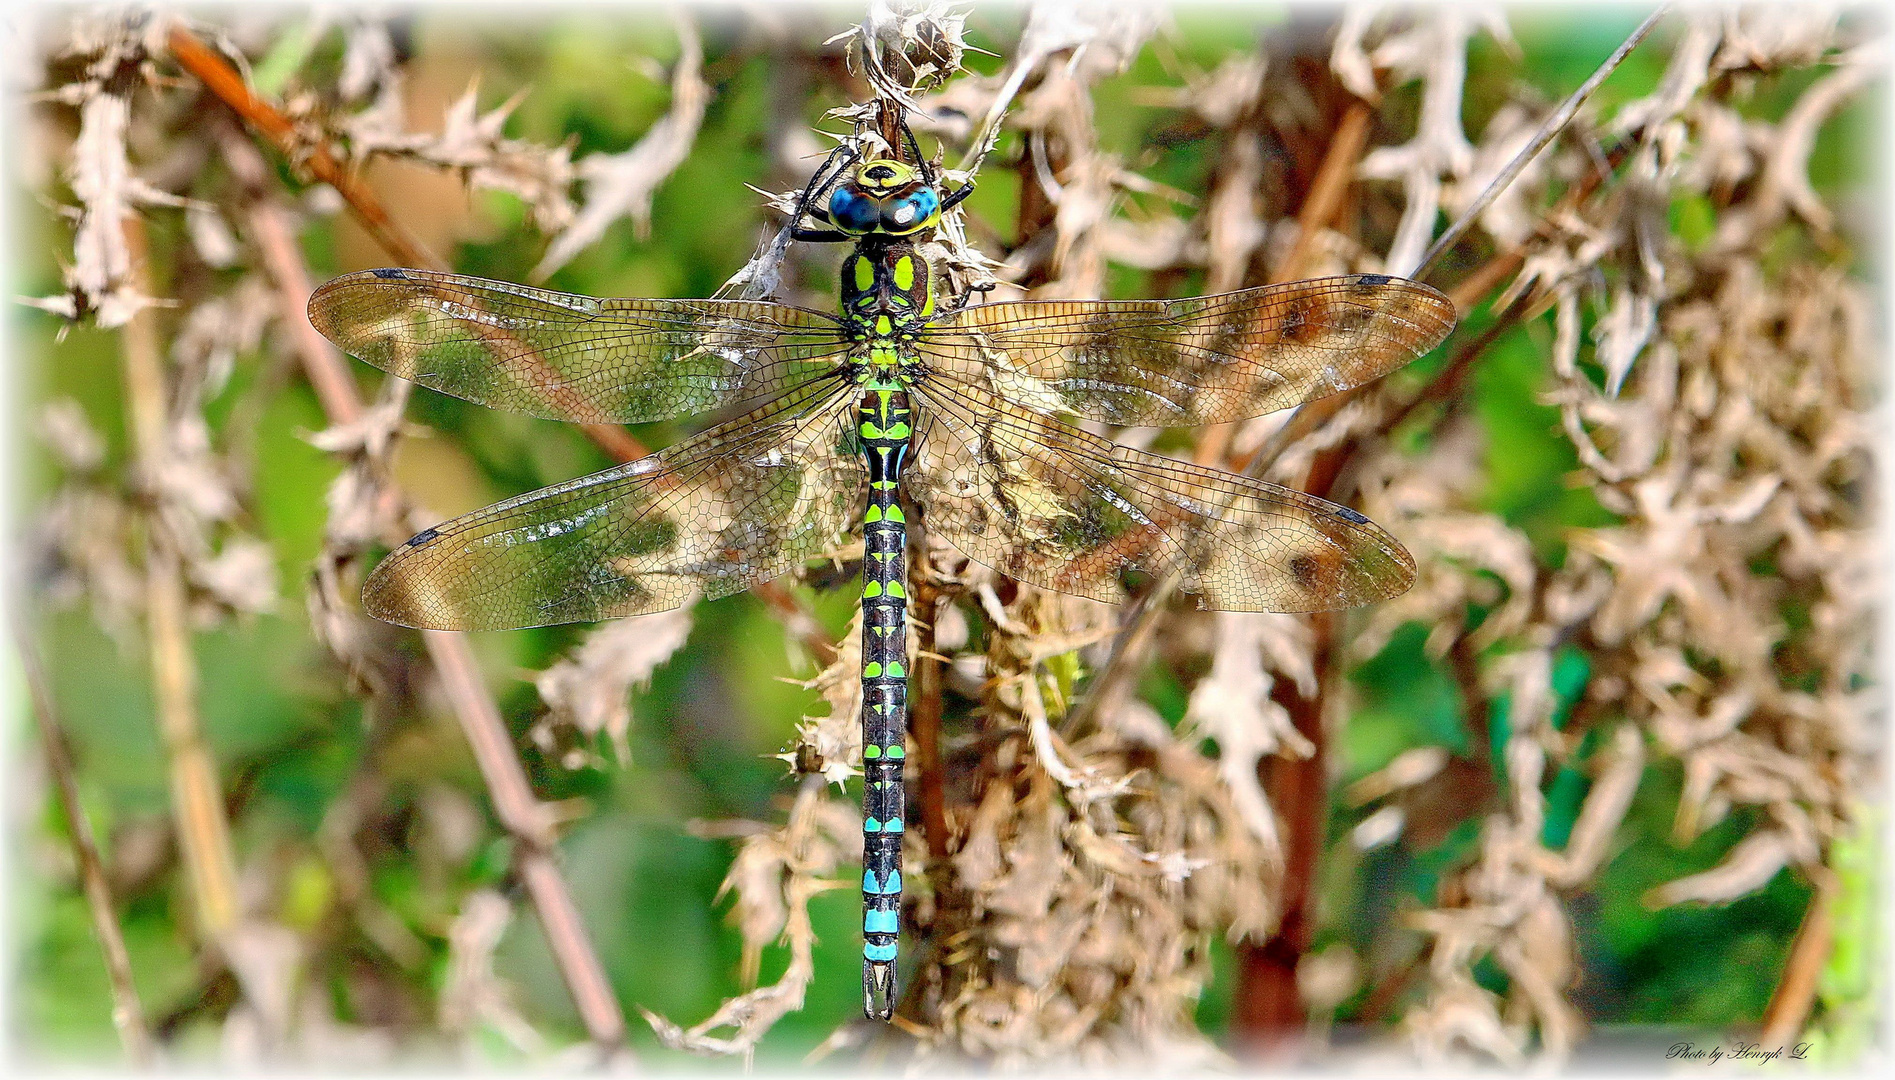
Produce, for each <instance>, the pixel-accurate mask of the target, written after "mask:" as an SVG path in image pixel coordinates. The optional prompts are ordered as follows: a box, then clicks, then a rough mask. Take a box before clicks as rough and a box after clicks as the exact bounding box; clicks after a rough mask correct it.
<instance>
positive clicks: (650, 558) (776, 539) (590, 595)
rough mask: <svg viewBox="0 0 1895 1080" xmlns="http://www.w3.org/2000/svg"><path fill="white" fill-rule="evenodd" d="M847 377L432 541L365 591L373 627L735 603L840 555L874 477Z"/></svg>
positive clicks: (479, 516)
mask: <svg viewBox="0 0 1895 1080" xmlns="http://www.w3.org/2000/svg"><path fill="white" fill-rule="evenodd" d="M853 404H854V396H853V395H852V394H851V393H849V392H848V387H847V385H846V384H845V383H843V382H842V381H841V380H835V381H833V382H828V383H825V384H824V385H822V386H819V387H811V388H808V389H806V390H805V391H803V392H802V393H795V394H790V395H787V396H786V397H785V398H784V399H782V400H780V401H778V402H775V403H773V404H771V405H769V406H767V407H765V408H763V409H759V410H757V411H755V412H753V413H750V414H748V415H745V416H741V417H738V418H736V419H734V420H731V421H729V422H728V423H724V424H720V425H718V426H717V427H714V428H711V429H709V430H707V431H705V432H703V433H702V434H700V435H698V436H696V437H695V438H692V439H689V440H686V441H685V442H682V443H679V444H678V445H676V446H674V447H671V448H669V449H667V450H664V451H662V452H660V453H656V454H653V455H651V456H650V457H646V458H642V459H640V460H638V461H634V462H632V463H631V464H629V465H622V466H619V467H618V468H615V469H608V470H607V471H605V472H601V473H595V474H594V475H592V476H586V477H581V478H580V479H577V480H573V481H571V482H569V483H565V484H559V485H556V486H553V487H549V488H543V489H541V490H539V491H535V492H532V493H530V494H527V495H522V496H520V497H519V498H517V499H509V500H507V501H506V502H503V503H498V504H496V505H493V506H489V507H487V508H486V509H484V510H476V511H475V512H473V513H471V514H468V515H466V516H464V517H459V518H455V519H454V520H452V521H449V522H446V523H444V524H441V525H438V526H436V527H434V528H432V529H428V530H426V531H425V532H422V533H421V534H420V535H418V536H416V537H415V538H414V539H412V540H409V541H408V542H407V543H406V544H404V545H402V546H401V547H400V548H397V549H396V550H395V551H394V552H392V553H390V555H389V556H388V558H386V559H384V560H382V563H381V565H379V566H377V567H376V568H375V572H374V573H373V574H371V575H369V579H368V582H367V584H366V585H364V586H363V590H362V600H363V604H364V605H365V606H366V607H367V609H368V612H369V614H371V615H373V616H375V617H376V618H378V619H382V620H385V621H387V622H392V623H399V624H401V625H403V626H416V627H422V628H425V629H435V630H508V629H515V628H518V627H526V626H549V625H552V624H554V623H566V622H583V621H590V620H595V619H610V618H616V617H618V616H621V615H640V614H644V613H646V612H652V611H663V610H665V609H667V608H673V607H677V606H678V605H679V604H681V603H684V602H685V601H686V600H687V599H689V598H690V597H691V596H692V595H693V594H694V593H701V594H702V595H704V596H707V597H717V596H725V595H728V594H730V593H734V592H739V591H741V590H743V589H747V588H749V587H750V586H752V585H755V584H758V583H760V582H763V581H768V580H769V579H771V578H774V577H776V576H778V575H780V574H783V573H785V572H787V571H789V570H791V569H794V568H795V567H797V566H799V565H801V564H802V563H803V562H804V561H805V560H807V559H809V558H811V557H813V556H816V555H819V554H821V553H822V552H824V551H826V550H829V549H830V548H831V547H832V546H833V545H834V544H835V543H836V542H837V541H838V540H839V539H840V538H841V537H842V535H843V534H844V533H846V532H847V531H848V530H849V529H850V528H851V526H852V524H853V522H854V520H855V517H856V515H857V514H858V513H859V512H860V508H861V505H862V502H863V498H864V492H865V491H866V483H867V474H866V471H865V470H864V468H863V465H862V462H861V460H860V459H859V458H858V457H856V456H855V454H854V448H853V444H852V443H851V442H850V441H849V440H850V435H849V426H848V425H847V424H846V423H845V422H844V419H845V417H844V414H845V413H847V412H848V409H849V408H850V407H852V406H853Z"/></svg>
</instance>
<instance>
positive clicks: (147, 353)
mask: <svg viewBox="0 0 1895 1080" xmlns="http://www.w3.org/2000/svg"><path fill="white" fill-rule="evenodd" d="M123 228H124V232H125V241H126V246H127V247H128V248H129V249H130V250H131V253H132V266H133V270H132V273H133V275H134V277H135V278H136V286H137V289H138V292H139V293H140V294H141V295H146V296H149V295H151V289H150V274H149V272H148V269H147V267H146V265H145V260H146V243H145V223H144V220H143V219H142V218H139V217H136V216H133V217H128V218H126V219H125V222H124V226H123ZM156 320H157V314H156V312H155V311H154V310H153V309H151V308H145V309H144V310H142V311H139V312H138V313H137V314H135V315H133V316H132V318H131V319H130V321H128V322H127V323H126V324H125V326H124V329H123V330H122V331H121V342H122V345H123V348H122V353H123V358H124V362H125V372H124V374H125V397H126V403H127V406H128V407H127V410H126V411H127V416H128V419H129V420H130V423H131V428H132V446H133V448H134V452H135V454H136V462H137V464H136V466H135V468H136V470H137V472H138V475H139V477H140V483H141V484H143V485H145V486H146V487H147V489H148V491H149V487H150V485H151V484H152V483H153V481H154V479H155V477H156V476H157V473H158V470H160V469H161V468H163V462H164V458H165V455H166V447H165V385H164V356H163V348H162V346H161V345H160V343H159V340H158V326H157V321H156ZM145 529H146V536H145V603H146V634H147V637H148V639H149V641H148V645H149V647H150V652H151V655H150V660H151V673H152V693H153V697H154V698H155V704H156V707H157V719H158V731H159V734H160V736H161V737H162V739H163V742H164V747H165V757H166V762H167V764H168V765H169V767H170V773H171V798H172V811H173V813H174V814H175V815H176V818H177V823H178V842H179V848H180V850H181V851H182V854H183V857H184V864H185V870H186V873H187V875H188V876H189V878H190V880H191V896H192V899H193V901H194V902H195V904H196V910H197V919H198V929H199V930H200V931H201V932H202V933H203V934H204V935H205V936H206V937H208V938H210V939H211V940H213V941H216V940H219V939H221V938H222V936H223V935H224V933H225V932H226V931H228V930H229V929H230V928H231V927H232V926H233V925H235V923H236V921H237V916H238V903H237V871H236V859H235V858H234V857H233V856H232V854H231V850H230V826H229V824H228V822H226V821H225V819H224V797H223V793H222V790H221V788H220V785H219V783H218V777H217V766H216V764H215V762H213V761H212V759H211V754H210V748H209V747H208V746H207V745H206V744H205V742H204V734H203V731H202V729H201V727H200V725H199V723H198V714H197V660H196V657H194V656H193V655H192V652H191V630H190V624H189V619H188V614H187V612H188V597H187V595H186V593H185V588H184V577H183V573H184V571H183V566H182V564H181V560H180V559H179V557H178V553H177V551H176V550H175V548H174V547H173V545H172V542H171V537H170V536H169V534H168V533H167V532H166V530H165V526H164V522H163V518H162V515H161V514H160V513H158V512H157V508H156V505H155V503H154V504H153V506H152V512H149V513H147V514H146V516H145Z"/></svg>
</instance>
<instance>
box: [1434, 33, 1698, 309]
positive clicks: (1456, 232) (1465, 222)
mask: <svg viewBox="0 0 1895 1080" xmlns="http://www.w3.org/2000/svg"><path fill="white" fill-rule="evenodd" d="M1669 7H1670V5H1669V4H1660V5H1658V8H1657V9H1656V10H1655V11H1653V12H1652V13H1651V14H1650V15H1648V16H1646V17H1645V21H1644V22H1642V23H1639V24H1638V29H1636V30H1633V31H1632V33H1631V35H1630V36H1629V37H1627V38H1626V39H1625V40H1624V41H1623V42H1622V43H1620V45H1619V47H1618V48H1617V49H1614V50H1613V51H1612V55H1611V56H1608V57H1606V59H1605V63H1603V64H1600V65H1599V68H1598V70H1596V71H1594V72H1593V73H1592V75H1591V76H1590V77H1589V78H1587V79H1586V81H1585V82H1583V83H1580V84H1579V89H1577V90H1574V91H1573V92H1572V95H1571V96H1570V97H1568V98H1567V99H1566V100H1565V101H1564V102H1561V103H1560V107H1559V108H1557V109H1554V110H1553V112H1552V115H1550V116H1548V117H1547V118H1546V119H1545V121H1543V122H1542V123H1541V125H1540V130H1539V131H1537V132H1535V133H1534V136H1533V138H1532V139H1530V140H1528V142H1527V144H1526V145H1525V146H1523V147H1521V148H1520V152H1519V153H1518V154H1515V155H1514V157H1513V160H1512V161H1509V162H1508V163H1507V167H1506V168H1504V169H1502V170H1500V175H1498V176H1496V177H1494V179H1493V182H1491V183H1489V184H1488V185H1487V189H1486V190H1485V191H1482V192H1481V193H1480V196H1479V197H1478V198H1476V199H1475V200H1474V201H1473V203H1472V204H1470V205H1469V206H1468V208H1467V209H1466V210H1463V211H1462V212H1461V214H1460V216H1459V217H1458V218H1456V219H1455V221H1454V224H1452V225H1449V226H1448V227H1447V230H1446V231H1445V232H1443V233H1442V234H1441V235H1440V236H1439V237H1438V238H1436V240H1435V242H1434V245H1433V246H1432V247H1430V248H1429V249H1428V251H1427V253H1426V254H1424V255H1423V256H1422V257H1421V260H1420V261H1419V262H1417V263H1416V264H1415V271H1414V273H1412V274H1410V275H1408V276H1410V277H1415V278H1425V277H1427V275H1428V271H1429V270H1430V269H1432V268H1433V267H1434V264H1435V261H1436V260H1437V259H1439V258H1441V256H1443V255H1445V254H1447V253H1448V251H1449V250H1451V249H1452V248H1453V247H1454V245H1455V244H1457V243H1459V242H1460V239H1461V237H1462V236H1463V235H1465V234H1466V233H1467V230H1468V229H1469V228H1470V227H1472V226H1473V224H1474V221H1475V219H1477V218H1479V217H1480V215H1481V212H1482V211H1484V210H1486V209H1487V207H1488V206H1489V205H1491V204H1492V203H1493V201H1494V199H1495V198H1497V197H1498V196H1499V195H1500V193H1501V192H1503V191H1505V190H1507V186H1508V185H1510V184H1512V183H1513V182H1514V180H1515V179H1517V178H1518V177H1519V175H1520V173H1521V172H1522V171H1523V170H1524V169H1525V168H1526V167H1527V166H1528V165H1530V164H1532V163H1533V159H1534V158H1535V157H1538V156H1539V154H1540V151H1542V150H1544V149H1546V147H1547V144H1548V143H1551V142H1552V141H1553V140H1554V139H1555V138H1557V137H1558V136H1559V133H1560V132H1562V131H1564V130H1566V125H1567V124H1570V123H1572V119H1573V117H1574V116H1576V115H1578V114H1579V107H1580V106H1581V105H1584V104H1585V103H1586V101H1587V99H1589V98H1591V97H1592V94H1593V91H1595V90H1597V89H1599V84H1600V83H1603V82H1605V80H1606V76H1608V75H1610V74H1612V73H1613V72H1614V71H1616V70H1618V66H1619V65H1620V64H1622V63H1624V62H1625V58H1626V57H1627V56H1629V55H1631V52H1632V50H1633V49H1635V48H1637V47H1638V43H1639V42H1641V41H1643V40H1645V35H1646V34H1649V33H1651V32H1652V28H1653V27H1654V26H1657V25H1658V20H1659V19H1660V18H1661V17H1663V16H1664V14H1665V12H1666V11H1667V10H1668V9H1669Z"/></svg>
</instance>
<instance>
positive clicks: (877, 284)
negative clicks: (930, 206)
mask: <svg viewBox="0 0 1895 1080" xmlns="http://www.w3.org/2000/svg"><path fill="white" fill-rule="evenodd" d="M934 293H935V280H934V269H933V266H932V265H931V264H930V263H929V262H928V259H927V257H926V256H924V255H923V254H922V253H921V251H920V249H919V248H918V247H917V246H916V245H914V244H912V243H910V242H908V241H906V240H899V239H895V238H882V237H879V236H865V237H863V238H862V239H861V240H860V241H859V242H858V243H857V244H856V246H855V250H854V251H852V252H850V254H849V257H848V258H846V259H844V260H843V262H842V321H843V324H844V325H845V326H846V327H847V328H848V335H849V337H850V339H851V340H853V341H855V342H856V343H857V344H858V345H862V346H865V347H867V350H868V352H869V354H870V359H871V361H876V362H879V361H877V357H879V356H881V355H883V354H886V353H888V352H891V351H893V350H895V349H896V347H897V346H898V345H903V344H906V343H908V342H911V341H913V340H914V339H915V337H916V335H918V334H919V333H920V332H921V329H922V327H923V326H924V325H925V324H926V323H927V321H928V319H929V318H930V317H932V316H933V315H934V307H935V302H934Z"/></svg>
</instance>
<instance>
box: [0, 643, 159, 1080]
mask: <svg viewBox="0 0 1895 1080" xmlns="http://www.w3.org/2000/svg"><path fill="white" fill-rule="evenodd" d="M10 621H11V622H12V624H13V637H14V642H15V644H16V645H17V647H18V648H19V650H20V672H21V674H22V675H23V676H24V677H25V680H26V689H27V693H28V694H29V695H30V696H31V698H32V703H33V707H32V708H31V709H30V710H29V711H30V712H32V714H33V721H34V723H35V724H37V725H38V727H39V734H40V742H41V744H42V745H43V746H44V748H45V753H46V771H47V772H48V773H49V774H51V776H52V778H53V786H54V788H55V789H57V791H58V792H59V811H60V815H61V816H62V817H64V818H65V822H66V835H67V836H68V837H69V838H70V839H71V841H72V851H73V857H74V861H75V862H77V864H78V867H79V880H80V883H81V884H82V886H83V887H84V890H85V895H86V910H87V912H88V913H89V914H90V915H91V916H92V930H93V932H94V933H96V934H98V936H99V948H100V950H101V951H102V952H104V953H105V974H106V977H107V979H109V980H110V982H111V986H112V1026H113V1027H115V1028H117V1029H118V1039H119V1042H120V1043H121V1044H123V1045H124V1047H125V1053H126V1055H127V1056H128V1057H130V1058H131V1059H132V1064H134V1065H136V1066H137V1067H139V1068H141V1069H149V1068H151V1067H152V1066H153V1065H154V1064H156V1063H157V1053H156V1050H155V1048H154V1047H153V1044H152V1041H151V1029H150V1028H149V1027H148V1026H147V1025H146V1022H145V1007H144V1005H143V1004H142V1003H141V1002H140V1001H139V999H138V986H137V984H136V983H134V982H133V981H132V959H131V956H130V954H128V953H127V952H126V951H125V935H124V933H123V932H122V931H121V930H120V929H119V925H118V909H117V905H116V904H114V903H113V901H112V887H111V885H110V884H108V883H107V881H106V878H105V865H104V863H103V861H101V860H100V858H99V846H98V843H97V841H96V840H94V838H93V834H92V820H91V819H90V818H89V817H87V816H86V811H85V805H84V804H83V803H82V802H81V801H80V799H79V780H78V776H77V772H76V770H75V769H74V768H73V764H72V755H71V754H70V753H69V752H68V751H67V748H66V732H65V729H64V728H63V727H62V726H61V725H60V723H59V712H58V710H57V708H56V707H55V705H54V704H53V694H52V689H51V687H49V686H48V685H47V682H46V674H45V670H44V669H43V668H42V667H41V666H40V662H39V655H38V652H37V651H36V650H35V649H34V648H33V642H32V638H31V637H30V636H29V635H28V634H27V631H26V627H25V625H24V624H23V622H22V621H21V619H20V618H19V617H18V615H17V614H16V615H14V617H13V618H12V619H11V620H10Z"/></svg>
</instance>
